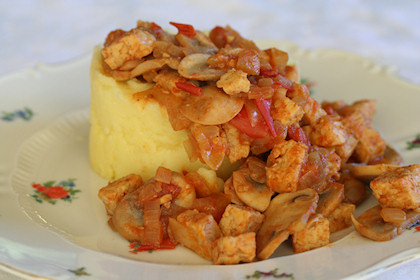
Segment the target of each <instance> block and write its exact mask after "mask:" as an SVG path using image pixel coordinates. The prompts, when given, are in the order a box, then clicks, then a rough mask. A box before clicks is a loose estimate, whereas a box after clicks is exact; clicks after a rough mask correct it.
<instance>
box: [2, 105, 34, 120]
mask: <svg viewBox="0 0 420 280" xmlns="http://www.w3.org/2000/svg"><path fill="white" fill-rule="evenodd" d="M1 113H2V115H1V117H0V119H1V120H2V121H6V122H12V121H15V120H18V119H21V120H24V121H30V120H31V119H32V117H33V116H34V112H33V111H32V110H31V109H29V108H27V107H24V108H23V109H20V110H15V111H13V112H4V111H3V112H1Z"/></svg>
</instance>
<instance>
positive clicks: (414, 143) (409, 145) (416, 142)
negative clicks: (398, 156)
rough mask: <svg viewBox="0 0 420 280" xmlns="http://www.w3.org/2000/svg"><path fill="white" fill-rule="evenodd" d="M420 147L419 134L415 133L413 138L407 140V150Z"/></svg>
mask: <svg viewBox="0 0 420 280" xmlns="http://www.w3.org/2000/svg"><path fill="white" fill-rule="evenodd" d="M416 148H420V134H417V135H416V137H415V138H414V140H411V141H408V142H407V150H412V149H416Z"/></svg>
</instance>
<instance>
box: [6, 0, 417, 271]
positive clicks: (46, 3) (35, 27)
mask: <svg viewBox="0 0 420 280" xmlns="http://www.w3.org/2000/svg"><path fill="white" fill-rule="evenodd" d="M137 19H142V20H149V21H155V22H157V23H158V24H160V25H162V26H163V27H169V25H168V22H169V21H176V22H183V23H191V24H193V25H194V26H195V27H196V28H197V29H207V30H208V29H210V28H212V27H213V26H215V25H226V24H229V25H231V26H232V27H234V28H235V29H237V30H238V31H240V33H241V34H242V35H244V37H247V38H250V39H253V40H257V39H281V40H288V41H292V42H294V43H297V44H298V45H300V46H302V47H304V48H337V49H342V50H346V51H350V52H353V53H357V54H360V55H362V56H365V57H369V58H371V59H372V60H374V61H375V62H376V63H377V64H378V65H385V66H393V67H395V68H396V69H397V73H398V75H400V76H401V77H402V78H403V79H405V80H407V81H409V82H412V83H416V84H419V85H420V66H419V65H420V2H419V1H416V0H413V1H407V0H402V1H401V0H400V1H390V0H375V1H363V0H353V1H352V0H345V1H294V0H277V1H276V0H265V1H263V0H243V1H240V0H233V1H228V0H212V1H194V0H183V1H174V0H163V1H159V0H149V1H147V0H143V1H134V0H133V1H109V0H103V1H99V0H90V1H86V0H72V1H70V0H69V1H64V0H61V1H53V0H26V1H25V0H14V1H0V38H1V39H0V42H1V46H0V75H1V74H6V73H9V72H13V71H16V70H19V69H23V68H28V67H33V66H34V65H35V64H37V63H61V62H65V61H68V60H72V59H74V58H77V57H79V56H81V55H84V54H87V53H90V52H91V50H92V47H93V46H94V45H96V44H98V43H102V42H103V40H104V38H105V37H106V35H107V34H108V32H109V31H110V30H113V29H116V28H122V29H129V28H132V27H133V26H134V25H135V24H136V21H137ZM0 230H1V229H0ZM0 246H1V245H0ZM0 251H1V250H0ZM0 253H1V252H0ZM419 265H420V261H419V260H416V261H412V262H410V263H408V264H404V265H401V266H399V267H397V268H395V269H392V270H390V271H386V272H385V273H383V274H381V275H380V276H378V278H377V279H420V272H419V270H418V269H417V267H418V266H419ZM0 279H21V278H19V277H15V276H12V275H10V274H8V273H6V272H2V271H0Z"/></svg>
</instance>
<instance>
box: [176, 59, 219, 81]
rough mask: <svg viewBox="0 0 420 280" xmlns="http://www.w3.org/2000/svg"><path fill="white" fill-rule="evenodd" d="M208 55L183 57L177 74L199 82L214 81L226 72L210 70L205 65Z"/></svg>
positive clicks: (206, 64)
mask: <svg viewBox="0 0 420 280" xmlns="http://www.w3.org/2000/svg"><path fill="white" fill-rule="evenodd" d="M209 57H210V54H204V53H193V54H190V55H187V56H186V57H184V58H183V59H182V60H181V62H180V63H179V66H178V72H179V74H180V75H181V76H183V77H185V78H187V79H193V80H199V81H214V80H218V79H220V77H221V76H222V75H223V74H224V73H225V72H226V71H223V70H219V69H215V68H211V67H210V66H209V64H208V63H207V59H208V58H209Z"/></svg>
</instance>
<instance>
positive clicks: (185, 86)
mask: <svg viewBox="0 0 420 280" xmlns="http://www.w3.org/2000/svg"><path fill="white" fill-rule="evenodd" d="M175 85H176V87H177V88H179V89H182V90H185V91H187V92H189V93H191V94H193V95H196V96H200V95H201V92H202V91H203V90H202V88H201V87H198V86H195V85H193V84H190V83H184V82H176V83H175Z"/></svg>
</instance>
